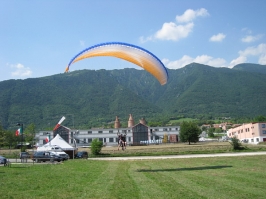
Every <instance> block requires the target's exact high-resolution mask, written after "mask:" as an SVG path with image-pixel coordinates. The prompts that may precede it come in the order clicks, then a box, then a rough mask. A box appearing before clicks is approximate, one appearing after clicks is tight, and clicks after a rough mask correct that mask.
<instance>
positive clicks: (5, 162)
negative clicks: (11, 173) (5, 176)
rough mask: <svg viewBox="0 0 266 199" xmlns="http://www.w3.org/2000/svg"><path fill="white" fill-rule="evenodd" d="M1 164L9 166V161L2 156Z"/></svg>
mask: <svg viewBox="0 0 266 199" xmlns="http://www.w3.org/2000/svg"><path fill="white" fill-rule="evenodd" d="M0 164H4V165H6V164H7V159H6V158H5V157H3V156H0Z"/></svg>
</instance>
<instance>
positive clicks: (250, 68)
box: [233, 63, 266, 74]
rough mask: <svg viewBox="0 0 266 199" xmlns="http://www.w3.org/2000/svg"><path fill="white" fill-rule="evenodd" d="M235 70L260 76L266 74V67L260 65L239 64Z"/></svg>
mask: <svg viewBox="0 0 266 199" xmlns="http://www.w3.org/2000/svg"><path fill="white" fill-rule="evenodd" d="M233 69H234V70H241V71H247V72H254V73H260V74H266V65H259V64H247V63H244V64H238V65H236V66H234V68H233Z"/></svg>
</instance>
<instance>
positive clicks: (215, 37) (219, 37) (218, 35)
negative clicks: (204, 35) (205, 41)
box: [210, 33, 226, 42]
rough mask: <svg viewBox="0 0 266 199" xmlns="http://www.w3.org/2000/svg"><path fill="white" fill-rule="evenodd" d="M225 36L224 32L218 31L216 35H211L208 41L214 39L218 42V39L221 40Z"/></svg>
mask: <svg viewBox="0 0 266 199" xmlns="http://www.w3.org/2000/svg"><path fill="white" fill-rule="evenodd" d="M225 37H226V35H225V34H223V33H219V34H217V35H213V36H212V37H211V38H210V41H214V42H219V41H223V39H224V38H225Z"/></svg>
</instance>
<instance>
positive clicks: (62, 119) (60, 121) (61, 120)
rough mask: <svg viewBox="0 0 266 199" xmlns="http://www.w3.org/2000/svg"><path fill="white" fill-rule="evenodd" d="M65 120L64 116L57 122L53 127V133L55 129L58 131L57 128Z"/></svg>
mask: <svg viewBox="0 0 266 199" xmlns="http://www.w3.org/2000/svg"><path fill="white" fill-rule="evenodd" d="M65 119H66V118H65V116H63V117H62V118H61V119H60V120H59V122H58V123H57V124H56V125H55V127H54V131H55V130H56V129H58V128H59V126H60V125H61V123H62V122H63V121H64V120H65Z"/></svg>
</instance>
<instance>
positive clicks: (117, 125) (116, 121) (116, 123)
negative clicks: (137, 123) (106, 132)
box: [115, 116, 121, 129]
mask: <svg viewBox="0 0 266 199" xmlns="http://www.w3.org/2000/svg"><path fill="white" fill-rule="evenodd" d="M120 127H121V124H120V120H119V119H118V117H117V116H116V117H115V129H119V128H120Z"/></svg>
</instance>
